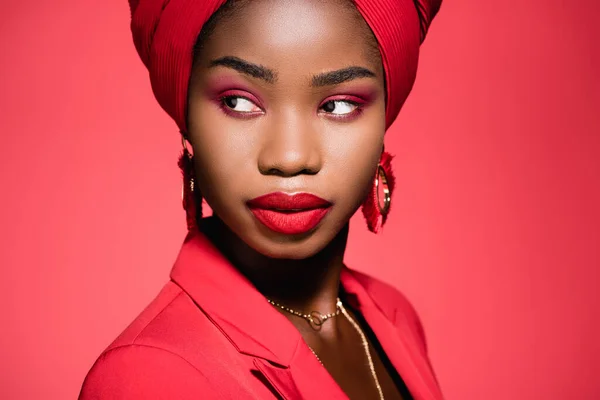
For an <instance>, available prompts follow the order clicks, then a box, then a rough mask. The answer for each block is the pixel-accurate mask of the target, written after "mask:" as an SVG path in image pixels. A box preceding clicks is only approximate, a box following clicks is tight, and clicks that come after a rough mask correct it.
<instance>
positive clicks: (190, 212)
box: [177, 132, 202, 231]
mask: <svg viewBox="0 0 600 400" xmlns="http://www.w3.org/2000/svg"><path fill="white" fill-rule="evenodd" d="M186 140H187V139H186V137H185V134H183V132H182V135H181V144H182V146H183V151H182V153H181V156H180V157H179V161H178V163H177V165H178V166H179V169H181V173H182V177H183V187H182V188H181V200H182V204H183V209H184V210H185V216H186V221H187V228H188V231H193V230H195V229H196V228H197V225H198V224H197V219H196V218H197V217H198V216H200V217H202V202H201V201H198V200H197V199H200V198H201V197H200V193H199V191H198V190H197V188H196V187H195V180H196V179H195V173H194V156H192V154H191V153H190V151H189V150H188V148H187V145H186ZM195 192H196V193H195Z"/></svg>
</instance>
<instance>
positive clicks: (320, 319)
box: [267, 297, 384, 400]
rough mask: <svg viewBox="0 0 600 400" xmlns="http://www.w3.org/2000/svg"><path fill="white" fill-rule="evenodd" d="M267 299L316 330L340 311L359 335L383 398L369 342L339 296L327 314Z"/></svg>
mask: <svg viewBox="0 0 600 400" xmlns="http://www.w3.org/2000/svg"><path fill="white" fill-rule="evenodd" d="M267 301H268V302H269V303H270V304H272V305H274V306H275V307H279V308H281V309H282V310H284V311H287V312H289V313H290V314H293V315H296V316H298V317H301V318H304V319H306V320H307V321H308V322H309V323H310V324H311V326H312V327H313V329H316V330H320V329H321V326H322V325H323V323H324V322H325V321H327V320H328V319H330V318H333V317H335V316H336V315H339V314H340V312H341V313H342V314H344V317H346V319H347V320H348V321H349V322H350V324H351V325H352V327H353V328H354V329H355V330H356V332H357V333H358V335H359V336H360V340H361V341H362V345H363V348H364V350H365V354H366V355H367V361H368V363H369V369H370V370H371V376H373V380H374V381H375V386H376V387H377V393H378V394H379V399H380V400H384V397H383V390H382V388H381V385H380V384H379V379H378V378H377V372H376V371H375V364H374V363H373V358H372V357H371V351H370V350H369V342H368V340H367V337H366V336H365V333H364V332H363V330H362V329H361V328H360V326H359V325H358V323H357V322H356V321H355V320H354V319H353V318H352V317H351V316H350V314H349V313H348V311H346V308H345V307H344V305H343V304H342V301H341V300H340V298H339V297H338V298H337V303H336V311H335V312H333V313H329V314H321V313H320V312H318V311H312V312H311V313H310V314H303V313H301V312H299V311H295V310H292V309H291V308H289V307H286V306H283V305H281V304H279V303H277V302H274V301H273V300H270V299H267ZM308 348H309V349H310V351H311V352H312V353H313V354H314V356H315V357H316V359H317V361H319V363H320V364H321V365H322V366H323V367H325V365H324V364H323V361H321V359H320V358H319V356H318V355H317V353H316V352H315V351H314V350H313V348H312V347H310V346H308Z"/></svg>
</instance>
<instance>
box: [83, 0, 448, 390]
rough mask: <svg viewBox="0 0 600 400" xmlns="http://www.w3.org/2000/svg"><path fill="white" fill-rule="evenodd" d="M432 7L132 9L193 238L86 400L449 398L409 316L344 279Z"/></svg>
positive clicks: (159, 0) (309, 0)
mask: <svg viewBox="0 0 600 400" xmlns="http://www.w3.org/2000/svg"><path fill="white" fill-rule="evenodd" d="M439 3H440V0H418V1H413V0H353V1H352V0H253V1H249V0H237V1H236V0H229V1H223V0H204V1H194V0H170V1H169V0H130V5H131V10H132V32H133V37H134V41H135V45H136V48H137V50H138V52H139V54H140V56H141V58H142V60H143V61H144V63H145V65H146V66H147V67H148V69H149V71H150V78H151V82H152V86H153V90H154V93H155V95H156V97H157V99H158V101H159V103H160V104H161V106H162V107H163V108H164V109H165V110H166V111H167V112H168V113H169V114H170V115H171V116H172V117H173V119H174V120H175V121H176V123H177V124H178V126H179V128H180V131H181V133H182V141H183V146H184V150H183V155H182V157H181V159H180V167H181V168H182V170H183V176H184V206H185V208H186V212H187V217H188V228H189V234H188V236H187V237H186V240H185V242H184V244H183V247H182V249H181V251H180V254H179V256H178V258H177V261H176V263H175V266H174V267H173V269H172V272H171V277H170V278H171V279H170V280H169V282H168V283H167V284H166V285H165V286H164V288H163V290H162V291H161V292H160V293H159V294H158V296H157V297H156V299H155V300H154V301H153V302H152V303H151V304H150V305H149V306H148V307H147V308H146V309H145V310H144V311H143V312H142V313H141V314H140V315H139V316H138V317H137V318H136V319H135V321H134V322H133V323H132V324H131V325H130V326H129V327H128V328H127V329H126V330H125V331H124V332H123V333H122V334H121V335H120V336H119V337H118V338H117V339H116V341H115V342H114V343H113V344H111V345H110V346H109V347H108V349H106V350H105V352H104V353H103V354H102V355H101V356H100V357H99V359H98V360H97V361H96V363H95V364H94V366H93V367H92V369H91V370H90V372H89V373H88V376H87V377H86V380H85V382H84V384H83V388H82V391H81V395H80V398H81V399H213V398H214V399H216V398H220V399H269V398H284V399H345V398H348V397H349V398H353V399H383V398H385V399H411V398H414V399H441V398H442V395H441V392H440V389H439V387H438V384H437V382H436V379H435V376H434V372H433V370H432V368H431V365H430V363H429V360H428V356H427V349H426V344H425V338H424V334H423V330H422V327H421V324H420V322H419V319H418V317H417V315H416V314H415V311H414V310H413V308H412V307H411V305H410V303H409V302H408V301H407V300H406V299H405V298H404V297H403V296H402V295H401V294H400V293H399V292H398V291H397V290H395V289H393V288H392V287H391V286H389V285H387V284H385V283H383V282H380V281H378V280H376V279H374V278H371V277H369V276H367V275H364V274H361V273H358V272H356V271H352V270H350V269H348V268H347V267H346V266H345V265H344V264H343V256H344V251H345V248H346V239H347V236H348V221H349V219H350V217H351V216H352V215H353V214H354V213H355V212H356V211H357V210H358V209H359V208H361V206H362V212H363V213H364V214H365V217H366V220H367V224H368V226H369V229H371V230H372V231H374V232H377V231H378V230H379V229H380V228H381V226H382V225H383V223H384V222H385V220H386V216H387V214H388V212H389V208H390V202H391V191H392V190H393V186H394V185H393V184H394V181H393V175H392V173H391V166H390V159H391V157H390V156H389V154H388V153H386V152H385V151H384V146H383V141H384V134H385V131H386V129H387V128H388V127H389V126H390V124H391V123H392V122H393V121H394V119H395V118H396V116H397V114H398V112H399V110H400V108H401V106H402V104H403V103H404V101H405V99H406V97H407V96H408V93H409V92H410V90H411V87H412V85H413V82H414V79H415V74H416V68H417V59H418V54H419V45H420V43H421V42H422V40H423V39H424V37H425V33H426V31H427V28H428V26H429V23H430V22H431V20H432V18H433V16H434V15H435V14H436V12H437V10H438V8H439V5H440V4H439ZM203 198H204V199H205V200H206V201H207V202H208V204H209V205H210V206H211V208H212V210H213V212H214V215H213V216H212V217H209V218H202V217H201V204H202V203H201V201H202V199H203Z"/></svg>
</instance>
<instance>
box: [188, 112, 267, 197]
mask: <svg viewBox="0 0 600 400" xmlns="http://www.w3.org/2000/svg"><path fill="white" fill-rule="evenodd" d="M189 131H190V139H191V141H192V144H193V148H194V161H195V166H196V174H197V178H198V181H199V182H198V183H199V185H200V189H201V190H202V195H203V196H204V197H205V198H206V199H207V201H208V202H209V203H211V202H223V201H225V200H227V199H231V198H232V197H233V196H237V195H239V194H238V193H235V188H237V187H240V186H243V185H240V184H239V182H240V181H242V182H243V181H244V180H247V179H248V175H249V173H250V172H251V171H250V170H249V168H250V167H251V164H252V163H250V162H248V160H252V159H253V149H254V147H255V143H253V140H254V139H253V137H254V135H252V134H250V133H249V132H248V127H245V128H243V127H240V124H239V123H235V121H231V119H227V118H223V113H222V111H221V110H219V109H218V107H216V106H215V105H214V104H210V103H209V102H202V103H196V104H194V103H192V104H191V105H190V114H189ZM215 205H216V204H215ZM211 206H213V204H211Z"/></svg>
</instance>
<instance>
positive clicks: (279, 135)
mask: <svg viewBox="0 0 600 400" xmlns="http://www.w3.org/2000/svg"><path fill="white" fill-rule="evenodd" d="M303 120H304V121H303ZM321 167H322V156H321V135H320V134H319V132H318V129H316V127H315V126H314V125H312V123H311V121H310V120H309V119H308V118H299V116H298V115H297V113H296V114H295V113H293V112H290V113H288V115H287V116H274V117H273V120H272V123H271V124H270V126H269V127H268V128H267V129H266V131H265V136H264V137H263V141H262V148H261V151H260V153H259V157H258V169H259V170H260V172H261V174H263V175H277V176H283V177H291V176H296V175H301V174H307V175H315V174H317V173H318V172H319V171H320V170H321Z"/></svg>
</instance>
